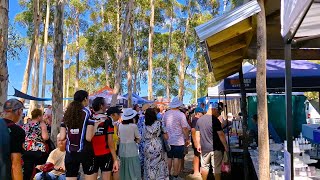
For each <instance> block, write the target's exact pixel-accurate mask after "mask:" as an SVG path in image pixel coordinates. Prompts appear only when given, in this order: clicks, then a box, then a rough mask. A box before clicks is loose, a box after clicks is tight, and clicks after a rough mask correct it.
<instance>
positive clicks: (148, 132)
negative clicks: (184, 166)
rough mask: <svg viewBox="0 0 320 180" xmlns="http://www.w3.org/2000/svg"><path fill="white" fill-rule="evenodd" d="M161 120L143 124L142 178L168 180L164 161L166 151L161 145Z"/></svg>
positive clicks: (146, 179)
mask: <svg viewBox="0 0 320 180" xmlns="http://www.w3.org/2000/svg"><path fill="white" fill-rule="evenodd" d="M160 134H161V122H160V121H156V122H154V123H153V124H152V125H151V126H145V132H144V138H145V148H144V156H145V158H144V179H145V180H169V170H168V166H167V163H166V153H165V151H164V149H163V147H162V141H161V138H160V137H159V136H160Z"/></svg>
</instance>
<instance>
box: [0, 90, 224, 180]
mask: <svg viewBox="0 0 320 180" xmlns="http://www.w3.org/2000/svg"><path fill="white" fill-rule="evenodd" d="M3 109H4V118H3V119H0V124H1V125H0V176H1V177H0V179H8V180H9V179H13V180H21V179H24V180H30V179H36V180H39V179H59V180H63V179H75V180H76V179H81V178H82V177H84V179H88V180H91V179H92V180H96V179H97V178H99V177H100V178H101V179H103V180H108V179H114V180H117V179H120V180H140V179H145V180H162V179H163V180H169V179H181V177H180V176H179V175H181V172H183V171H184V158H185V155H186V154H187V153H188V147H189V146H190V147H192V148H193V150H194V159H193V174H192V175H191V176H202V179H207V176H208V172H209V168H212V171H213V172H214V176H215V179H216V180H219V179H221V164H222V159H223V156H224V153H225V152H227V151H228V147H227V142H226V138H225V134H224V132H223V129H222V127H223V125H222V124H221V121H220V120H219V119H218V117H220V115H221V112H222V109H223V104H221V103H213V104H210V106H209V107H208V109H207V110H205V109H204V104H202V105H201V107H189V108H186V107H184V106H183V103H182V102H181V101H180V100H179V99H178V98H173V99H172V101H171V102H170V104H169V105H168V106H165V105H163V104H159V105H155V104H144V105H143V106H142V107H139V105H135V106H134V108H123V109H120V108H118V107H108V105H107V103H106V101H105V99H104V98H103V97H96V98H95V99H94V100H93V101H92V102H90V105H89V95H88V92H86V91H84V90H79V91H77V92H76V93H75V94H74V100H73V101H72V102H71V103H70V104H69V106H68V107H67V109H66V110H65V112H64V116H63V119H62V121H61V127H60V133H59V134H58V136H57V142H56V144H57V146H56V147H54V143H52V142H51V141H50V138H49V137H50V128H51V127H50V124H51V119H52V111H51V107H49V108H48V109H47V110H46V111H45V112H44V113H43V112H42V110H40V109H35V110H33V111H32V112H31V117H30V118H28V117H25V118H24V120H23V121H22V122H21V119H22V114H23V109H24V105H23V103H22V102H20V101H19V100H17V99H9V100H8V101H6V102H5V103H4V106H3ZM80 167H82V171H81V170H80ZM99 171H100V172H101V173H99ZM82 172H83V173H82ZM83 174H84V175H83ZM98 176H99V177H98Z"/></svg>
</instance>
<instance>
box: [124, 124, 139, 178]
mask: <svg viewBox="0 0 320 180" xmlns="http://www.w3.org/2000/svg"><path fill="white" fill-rule="evenodd" d="M140 138H141V137H140V134H139V132H138V127H137V125H135V124H125V125H124V124H120V125H119V139H120V148H119V156H120V161H121V165H120V180H140V179H141V167H140V161H139V155H138V146H137V144H136V142H135V141H134V140H135V139H140Z"/></svg>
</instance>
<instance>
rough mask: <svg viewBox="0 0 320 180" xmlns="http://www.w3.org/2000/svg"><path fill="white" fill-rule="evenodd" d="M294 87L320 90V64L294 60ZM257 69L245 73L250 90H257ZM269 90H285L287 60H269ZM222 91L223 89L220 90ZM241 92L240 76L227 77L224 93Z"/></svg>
mask: <svg viewBox="0 0 320 180" xmlns="http://www.w3.org/2000/svg"><path fill="white" fill-rule="evenodd" d="M291 66H292V89H293V91H294V92H305V91H320V83H319V81H320V65H319V64H315V63H312V62H310V61H306V60H293V61H291ZM256 73H257V69H256V68H253V69H251V70H250V71H249V72H247V73H244V75H243V76H244V83H245V87H246V90H247V91H248V92H255V90H256ZM266 74H267V90H268V92H284V89H285V61H284V60H268V61H267V72H266ZM220 92H221V91H220ZM235 92H240V81H239V76H234V77H231V78H226V79H225V81H224V89H223V92H222V93H225V94H229V93H235Z"/></svg>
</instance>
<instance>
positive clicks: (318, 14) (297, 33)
mask: <svg viewBox="0 0 320 180" xmlns="http://www.w3.org/2000/svg"><path fill="white" fill-rule="evenodd" d="M281 35H282V37H283V38H284V42H285V60H286V78H285V79H286V85H285V86H286V132H287V134H286V136H287V141H288V143H287V149H288V152H289V153H290V168H286V169H290V170H291V172H290V174H291V179H293V178H294V170H293V142H292V138H293V137H292V105H291V104H292V99H291V97H292V77H291V62H290V61H291V59H292V58H291V45H292V44H295V45H297V46H298V47H299V48H309V49H311V48H320V0H281ZM301 42H302V43H301ZM306 56H307V54H306ZM288 178H289V177H288Z"/></svg>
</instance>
